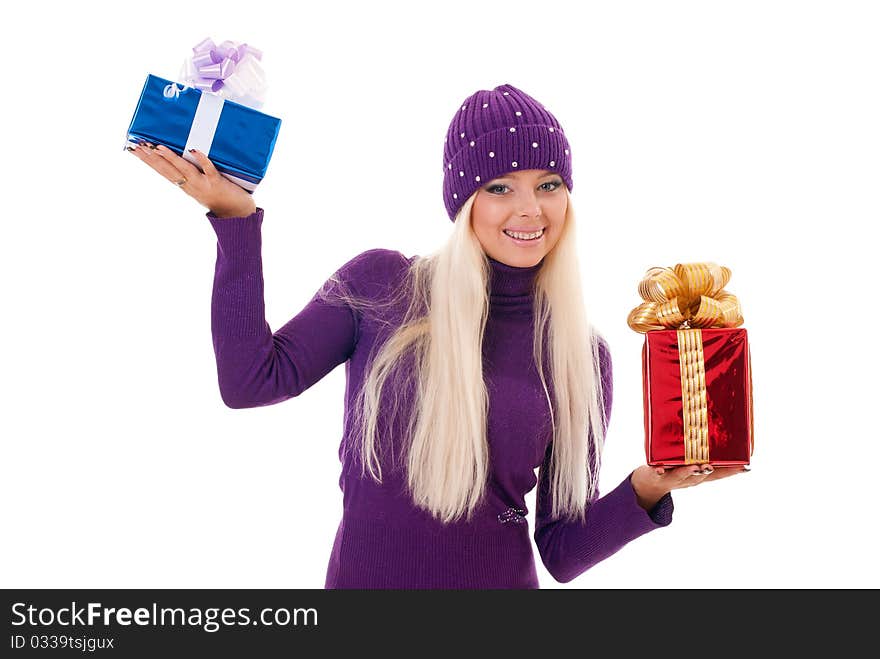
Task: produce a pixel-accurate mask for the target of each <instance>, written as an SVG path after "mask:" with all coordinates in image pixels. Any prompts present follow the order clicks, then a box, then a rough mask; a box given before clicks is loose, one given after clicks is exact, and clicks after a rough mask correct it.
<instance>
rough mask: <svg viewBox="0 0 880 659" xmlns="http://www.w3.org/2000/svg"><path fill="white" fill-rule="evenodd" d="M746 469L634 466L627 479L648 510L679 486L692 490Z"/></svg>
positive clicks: (708, 466)
mask: <svg viewBox="0 0 880 659" xmlns="http://www.w3.org/2000/svg"><path fill="white" fill-rule="evenodd" d="M748 471H749V469H748V468H746V467H744V466H742V465H738V466H735V467H713V466H711V465H709V464H696V465H684V466H682V467H650V466H648V465H642V466H641V467H638V468H637V469H636V470H635V471H634V472H633V473H632V477H631V478H630V482H631V483H632V486H633V489H634V490H635V492H636V496H637V497H638V499H639V505H641V506H642V508H644V509H645V510H650V509H651V508H653V507H654V505H655V504H656V503H657V502H658V501H659V500H660V498H661V497H663V495H665V494H666V493H667V492H670V491H672V490H677V489H679V488H683V487H693V486H694V485H699V484H700V483H705V482H706V481H717V480H719V479H721V478H727V477H728V476H734V475H736V474H742V473H746V472H748Z"/></svg>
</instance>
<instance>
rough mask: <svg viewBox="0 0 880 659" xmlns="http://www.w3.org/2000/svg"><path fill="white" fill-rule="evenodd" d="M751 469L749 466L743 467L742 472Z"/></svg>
mask: <svg viewBox="0 0 880 659" xmlns="http://www.w3.org/2000/svg"><path fill="white" fill-rule="evenodd" d="M751 470H752V468H751V467H750V466H749V465H743V471H751Z"/></svg>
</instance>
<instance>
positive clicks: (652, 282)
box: [626, 262, 743, 334]
mask: <svg viewBox="0 0 880 659" xmlns="http://www.w3.org/2000/svg"><path fill="white" fill-rule="evenodd" d="M730 274H731V273H730V269H729V268H726V267H724V266H723V265H722V266H719V265H716V264H715V263H709V262H707V263H685V264H681V263H678V264H676V266H675V268H658V267H655V268H650V269H649V270H648V271H647V272H646V273H645V276H644V277H643V278H642V281H640V282H639V295H640V296H641V297H642V299H643V300H644V302H643V303H642V304H640V305H639V306H637V307H636V308H635V309H633V310H632V311H630V313H629V317H628V318H627V319H626V322H627V323H628V324H629V326H630V327H631V328H632V329H634V330H635V331H636V332H639V333H642V334H643V333H645V332H650V331H651V330H664V329H687V328H698V327H738V326H740V325H742V323H743V317H742V310H741V309H740V305H739V300H738V299H737V297H736V296H735V295H733V294H732V293H728V292H727V291H725V290H723V289H724V287H725V286H726V285H727V282H728V281H730Z"/></svg>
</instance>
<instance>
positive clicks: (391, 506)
mask: <svg viewBox="0 0 880 659" xmlns="http://www.w3.org/2000/svg"><path fill="white" fill-rule="evenodd" d="M207 217H208V219H209V221H210V222H211V225H212V226H213V228H214V231H215V232H216V234H217V263H216V269H215V273H214V290H213V295H212V301H211V331H212V334H213V339H214V352H215V355H216V357H217V374H218V380H219V385H220V394H221V397H222V399H223V402H224V403H225V404H226V405H227V406H229V407H231V408H235V409H239V408H247V407H259V406H263V405H273V404H275V403H280V402H281V401H284V400H287V399H288V398H291V397H293V396H298V395H299V394H301V393H302V392H304V391H305V390H306V389H308V388H309V387H311V386H312V385H313V384H315V383H316V382H317V381H318V380H320V379H321V378H322V377H324V376H325V375H327V374H328V373H329V372H330V371H332V370H333V369H334V368H336V366H338V365H339V364H342V363H343V362H345V375H346V388H345V415H344V424H343V427H344V429H343V437H342V442H341V444H340V448H339V456H340V462H341V463H342V475H341V477H340V479H339V485H340V488H341V489H342V493H343V514H342V520H341V521H340V524H339V527H338V530H337V533H336V538H335V541H334V544H333V550H332V553H331V556H330V560H329V564H328V568H327V576H326V581H325V588H396V589H401V588H410V589H416V588H418V589H428V588H430V589H453V588H458V589H489V588H538V587H539V584H538V577H537V573H536V570H535V561H534V555H533V552H532V543H531V541H530V537H529V528H528V520H527V518H526V515H527V514H528V511H527V509H526V504H525V495H526V494H527V493H528V492H530V491H531V490H532V488H534V487H535V485H536V484H537V485H538V491H537V493H536V511H535V535H534V538H535V544H536V545H537V547H538V552H539V554H540V556H541V560H542V561H543V563H544V565H545V566H546V568H547V571H548V572H549V573H550V574H551V575H552V576H553V578H554V579H556V580H557V581H559V582H563V583H564V582H568V581H571V580H572V579H574V578H575V577H577V576H578V575H580V574H582V573H583V572H585V571H586V570H588V569H589V568H590V567H591V566H593V565H595V564H596V563H598V562H599V561H601V560H603V559H605V558H607V557H609V556H611V555H612V554H614V553H615V552H617V551H618V550H619V549H621V548H622V547H623V546H624V545H626V544H627V543H628V542H630V541H631V540H633V539H635V538H637V537H639V536H641V535H643V534H645V533H647V532H648V531H652V530H654V529H656V528H659V527H661V526H666V525H668V524H669V523H670V522H671V521H672V511H673V503H672V497H671V495H670V494H667V495H665V496H664V497H663V498H662V499H661V500H660V501H659V502H658V503H657V505H656V506H654V508H652V509H651V511H650V512H646V511H645V510H644V509H643V508H641V507H640V506H639V505H638V503H637V501H636V495H635V491H634V490H633V487H632V484H631V483H630V475H631V473H630V474H629V475H627V477H626V478H625V479H624V480H623V481H621V483H620V484H619V485H618V486H617V487H615V488H614V489H613V490H611V491H610V492H608V493H607V494H605V495H604V496H602V497H600V498H598V499H597V500H596V501H595V502H594V503H593V504H592V506H590V508H589V509H588V511H587V515H586V522H585V523H579V522H575V523H572V522H566V521H563V520H554V519H552V518H551V516H550V513H551V511H552V500H551V494H550V491H549V488H548V487H547V486H548V484H549V480H548V479H547V477H546V475H547V474H548V466H549V458H550V452H549V448H550V441H551V439H552V428H551V425H550V416H549V411H548V410H547V404H546V399H545V398H544V394H543V390H542V387H541V383H540V380H539V378H538V372H537V370H536V369H535V366H534V363H533V362H532V350H531V346H532V309H531V303H532V297H531V295H532V294H531V287H532V284H533V281H534V278H535V275H536V274H537V272H538V269H539V268H540V267H541V266H540V264H538V265H536V266H533V267H530V268H516V267H512V266H508V265H506V264H503V263H499V262H498V261H495V260H491V259H490V264H491V267H492V271H491V277H490V281H491V283H490V288H491V290H490V313H489V319H488V323H487V327H486V334H485V343H484V346H483V358H484V365H483V372H484V377H485V381H486V385H487V388H488V391H489V403H490V405H489V416H488V443H489V455H490V460H491V464H490V473H489V482H488V493H487V494H488V496H487V497H486V499H485V503H484V504H483V505H482V507H480V508H479V509H478V511H477V512H476V514H475V515H474V517H473V518H472V520H471V521H469V522H466V521H461V522H457V523H453V524H448V525H444V524H442V523H441V522H439V521H437V520H435V519H434V518H432V517H431V515H430V514H429V513H427V512H426V511H424V510H421V509H418V508H416V507H415V506H414V505H413V504H412V503H411V500H410V497H409V495H408V494H407V492H406V475H405V473H403V471H402V469H397V470H395V469H394V468H393V464H392V462H390V461H388V462H386V459H385V457H384V456H385V454H383V460H382V462H381V464H382V477H383V481H384V482H383V484H382V485H379V484H377V483H375V482H374V481H373V480H372V479H371V478H370V477H369V474H367V476H366V477H365V478H362V477H361V476H360V463H359V461H358V460H357V458H356V457H355V456H353V455H352V454H351V452H350V451H347V450H343V448H344V447H346V446H350V443H348V442H349V441H350V437H351V436H352V435H353V432H354V428H353V424H350V423H349V419H350V416H351V409H352V408H351V406H352V405H353V402H354V398H355V396H356V394H357V391H358V388H359V387H360V386H361V383H362V381H363V378H364V376H365V366H366V359H367V357H368V356H369V354H370V350H371V348H373V346H374V344H377V342H379V344H381V342H382V341H384V340H385V339H387V338H388V336H390V332H391V331H392V330H393V328H394V322H392V323H391V324H390V325H389V326H384V325H381V324H380V323H377V322H376V321H375V320H373V319H369V318H367V317H366V316H362V315H361V314H359V313H357V312H355V311H354V310H352V309H351V308H349V307H348V306H338V305H336V306H334V305H331V304H327V303H326V302H324V301H322V300H321V299H320V298H319V297H318V296H317V294H316V295H315V296H314V297H313V298H312V299H311V300H310V301H309V303H308V304H306V306H305V307H304V308H303V309H302V311H300V312H299V313H298V314H297V315H296V316H294V317H293V318H292V319H291V320H289V321H288V322H287V323H286V324H285V325H284V326H283V327H281V328H280V329H279V330H278V331H277V332H275V333H274V334H273V333H272V331H271V329H270V328H269V325H268V324H267V323H266V319H265V309H264V299H263V271H262V257H261V249H262V240H261V225H262V221H263V209H261V208H258V209H257V211H256V212H255V213H254V214H252V215H250V216H248V217H240V218H225V219H219V218H217V217H216V216H214V215H213V214H211V213H208V214H207ZM412 258H413V259H414V258H415V257H412ZM411 261H412V259H407V258H406V257H405V256H404V255H403V254H401V253H400V252H396V251H393V250H387V249H371V250H368V251H366V252H363V253H361V254H358V255H357V256H356V257H354V258H353V259H351V260H350V261H349V262H348V263H346V264H345V265H343V266H342V267H341V268H340V269H339V270H338V274H339V275H340V276H341V278H342V280H343V281H344V282H346V283H347V284H348V286H349V287H350V289H351V290H352V291H353V292H354V293H355V294H357V295H360V296H365V297H370V296H376V295H383V294H385V293H387V292H388V291H389V287H390V286H394V285H396V284H398V283H400V282H401V281H402V279H403V276H404V274H405V271H406V268H407V266H408V264H409V263H410V262H411ZM404 310H405V309H404V308H403V307H400V308H397V309H395V308H391V309H389V310H388V312H387V313H388V314H389V315H391V316H394V315H395V314H398V315H397V316H396V317H395V318H391V320H392V321H395V320H396V321H397V322H399V320H400V319H402V316H403V311H404ZM601 355H602V360H603V362H604V364H603V365H604V369H603V371H604V374H605V377H604V381H603V386H604V387H605V389H604V390H605V400H606V417H608V416H610V411H611V399H612V388H611V383H612V380H611V357H610V355H609V352H608V346H607V344H606V343H605V342H604V341H602V342H601ZM549 384H550V383H549V381H548V386H549ZM387 391H388V389H387V388H386V392H387ZM404 400H405V396H404ZM387 403H388V398H387V396H383V397H382V404H383V406H384V405H387ZM381 412H382V414H380V417H381V418H380V420H379V426H378V432H379V437H392V438H393V439H392V440H391V442H392V444H393V447H394V453H393V455H394V456H399V455H400V450H402V447H403V446H404V445H405V443H404V442H403V441H402V434H403V429H404V426H405V422H406V420H405V419H404V418H403V416H404V415H403V414H399V415H397V417H396V418H394V419H391V418H390V417H391V415H390V414H388V413H387V407H385V408H383V409H382V410H381ZM537 468H539V474H538V477H537V478H536V476H535V469H537Z"/></svg>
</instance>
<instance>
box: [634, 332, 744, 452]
mask: <svg viewBox="0 0 880 659" xmlns="http://www.w3.org/2000/svg"><path fill="white" fill-rule="evenodd" d="M751 370H752V369H751V358H750V355H749V343H748V335H747V333H746V330H745V329H744V328H740V329H726V328H706V329H684V330H661V331H653V332H647V333H646V334H645V344H644V346H643V348H642V383H643V393H644V404H645V456H646V458H647V462H648V464H649V465H651V466H656V465H663V466H680V465H686V464H696V463H709V464H712V465H716V466H729V465H743V464H749V460H750V458H751V455H752V452H753V435H754V433H753V422H752V382H751V380H752V377H751V375H752V374H751Z"/></svg>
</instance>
